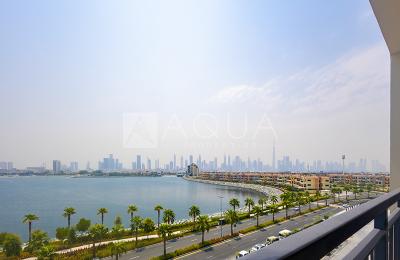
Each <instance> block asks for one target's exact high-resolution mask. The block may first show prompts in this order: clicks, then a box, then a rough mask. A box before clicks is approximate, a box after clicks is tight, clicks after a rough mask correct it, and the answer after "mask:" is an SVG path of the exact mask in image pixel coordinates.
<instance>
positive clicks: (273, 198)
mask: <svg viewBox="0 0 400 260" xmlns="http://www.w3.org/2000/svg"><path fill="white" fill-rule="evenodd" d="M270 200H271V202H272V204H273V205H275V204H276V203H278V196H276V195H272V196H271V198H270Z"/></svg>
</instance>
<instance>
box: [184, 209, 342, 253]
mask: <svg viewBox="0 0 400 260" xmlns="http://www.w3.org/2000/svg"><path fill="white" fill-rule="evenodd" d="M341 210H342V209H339V208H325V209H323V210H320V211H318V212H312V213H309V214H306V215H303V216H301V217H298V218H295V219H291V220H288V221H285V222H282V223H280V224H277V225H273V226H269V227H266V228H264V229H260V230H258V231H256V232H253V233H250V234H247V235H243V236H240V237H238V238H235V239H231V240H229V241H227V242H224V243H220V244H217V245H214V246H211V247H208V248H205V249H203V250H201V251H199V252H196V253H194V254H190V255H186V256H183V257H181V259H182V258H184V259H199V260H200V259H202V260H203V259H235V255H236V253H238V252H239V251H241V250H250V248H251V247H252V246H254V245H256V244H260V243H265V240H266V238H267V237H269V236H278V233H279V231H281V230H283V229H289V230H293V229H295V228H299V227H303V226H305V225H307V224H311V223H314V222H315V221H317V220H318V219H320V218H322V217H323V216H324V215H325V214H335V213H338V212H339V211H341Z"/></svg>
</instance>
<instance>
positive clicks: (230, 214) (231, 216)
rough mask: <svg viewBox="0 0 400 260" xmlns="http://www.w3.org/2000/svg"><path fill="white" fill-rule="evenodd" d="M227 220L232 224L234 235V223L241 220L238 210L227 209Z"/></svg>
mask: <svg viewBox="0 0 400 260" xmlns="http://www.w3.org/2000/svg"><path fill="white" fill-rule="evenodd" d="M225 220H226V221H227V222H228V223H229V224H230V225H231V236H233V225H235V224H236V223H237V222H238V220H239V218H238V215H237V213H236V211H234V210H231V209H229V210H227V211H226V212H225Z"/></svg>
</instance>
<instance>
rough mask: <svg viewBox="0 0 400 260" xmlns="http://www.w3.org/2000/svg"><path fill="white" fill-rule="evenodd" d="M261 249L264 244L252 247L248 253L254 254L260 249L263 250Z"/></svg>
mask: <svg viewBox="0 0 400 260" xmlns="http://www.w3.org/2000/svg"><path fill="white" fill-rule="evenodd" d="M263 247H265V245H264V244H257V245H255V246H253V247H252V248H251V249H250V253H253V252H256V251H258V250H260V249H261V248H263Z"/></svg>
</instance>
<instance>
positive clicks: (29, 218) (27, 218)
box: [22, 214, 39, 242]
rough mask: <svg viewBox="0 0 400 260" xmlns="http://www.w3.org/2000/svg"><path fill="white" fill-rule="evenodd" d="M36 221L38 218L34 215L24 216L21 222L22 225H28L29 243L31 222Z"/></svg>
mask: <svg viewBox="0 0 400 260" xmlns="http://www.w3.org/2000/svg"><path fill="white" fill-rule="evenodd" d="M36 220H39V217H38V216H36V215H35V214H27V215H25V216H24V219H23V220H22V223H24V224H26V223H28V230H29V242H31V238H32V222H33V221H36Z"/></svg>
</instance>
